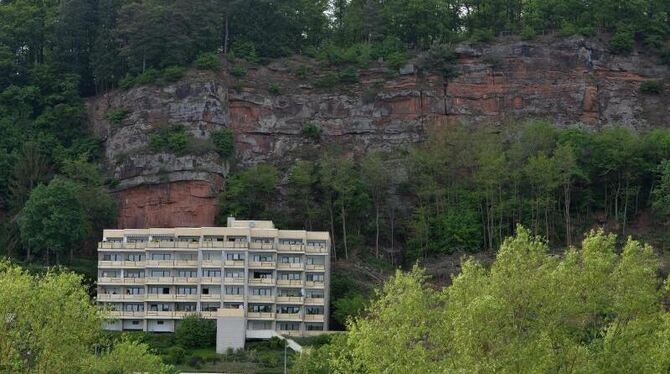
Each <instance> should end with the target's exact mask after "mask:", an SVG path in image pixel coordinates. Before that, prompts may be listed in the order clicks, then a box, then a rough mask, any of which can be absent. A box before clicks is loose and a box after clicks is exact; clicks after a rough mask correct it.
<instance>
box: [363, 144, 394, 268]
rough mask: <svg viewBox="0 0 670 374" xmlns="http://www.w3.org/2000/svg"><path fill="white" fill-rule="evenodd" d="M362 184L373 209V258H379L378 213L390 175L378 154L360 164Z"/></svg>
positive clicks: (372, 154)
mask: <svg viewBox="0 0 670 374" xmlns="http://www.w3.org/2000/svg"><path fill="white" fill-rule="evenodd" d="M361 176H362V178H363V183H365V187H366V188H367V190H368V194H369V195H370V196H371V197H372V203H373V205H374V208H375V256H376V257H379V213H380V211H381V210H382V207H383V204H384V199H385V198H386V193H387V191H388V188H389V187H390V175H389V173H388V170H387V168H386V165H385V164H384V161H383V160H382V158H381V155H380V154H379V153H371V154H368V156H367V157H366V158H365V159H364V160H363V162H361Z"/></svg>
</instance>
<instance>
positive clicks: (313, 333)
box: [303, 330, 328, 336]
mask: <svg viewBox="0 0 670 374" xmlns="http://www.w3.org/2000/svg"><path fill="white" fill-rule="evenodd" d="M323 334H328V331H323V330H306V331H305V332H304V333H303V336H319V335H323Z"/></svg>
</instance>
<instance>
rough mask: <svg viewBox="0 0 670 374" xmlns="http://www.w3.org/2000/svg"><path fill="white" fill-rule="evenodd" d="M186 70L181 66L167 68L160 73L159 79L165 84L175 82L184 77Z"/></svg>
mask: <svg viewBox="0 0 670 374" xmlns="http://www.w3.org/2000/svg"><path fill="white" fill-rule="evenodd" d="M185 73H186V68H184V67H183V66H176V65H175V66H168V67H166V68H165V69H163V70H162V71H161V77H162V78H163V81H165V82H176V81H178V80H180V79H181V78H183V77H184V74H185Z"/></svg>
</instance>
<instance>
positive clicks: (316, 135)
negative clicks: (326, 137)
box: [302, 122, 323, 141]
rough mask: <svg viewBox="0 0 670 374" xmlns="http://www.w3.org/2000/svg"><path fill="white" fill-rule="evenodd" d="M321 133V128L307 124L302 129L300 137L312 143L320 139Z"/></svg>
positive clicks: (310, 123) (311, 123) (314, 124)
mask: <svg viewBox="0 0 670 374" xmlns="http://www.w3.org/2000/svg"><path fill="white" fill-rule="evenodd" d="M321 132H323V130H321V127H320V126H319V125H317V124H316V123H314V122H307V123H306V124H305V126H303V128H302V135H303V136H304V137H306V138H309V139H312V140H314V141H318V140H319V139H321Z"/></svg>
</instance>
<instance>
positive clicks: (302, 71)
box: [295, 65, 308, 79]
mask: <svg viewBox="0 0 670 374" xmlns="http://www.w3.org/2000/svg"><path fill="white" fill-rule="evenodd" d="M307 72H308V68H307V66H305V65H300V66H298V68H297V69H295V76H296V77H298V78H300V79H305V78H306V77H307Z"/></svg>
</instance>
